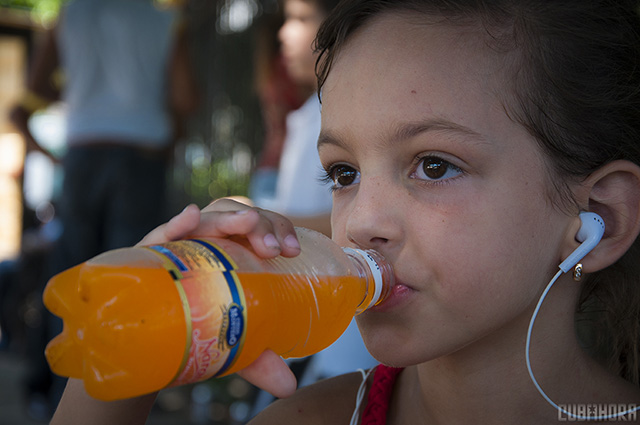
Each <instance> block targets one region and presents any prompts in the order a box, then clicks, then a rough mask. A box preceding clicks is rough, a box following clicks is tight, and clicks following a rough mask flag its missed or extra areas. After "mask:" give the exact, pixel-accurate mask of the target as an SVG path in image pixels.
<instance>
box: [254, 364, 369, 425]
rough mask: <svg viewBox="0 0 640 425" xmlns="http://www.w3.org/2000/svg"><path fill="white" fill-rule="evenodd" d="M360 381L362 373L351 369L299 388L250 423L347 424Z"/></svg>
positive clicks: (256, 424) (264, 424)
mask: <svg viewBox="0 0 640 425" xmlns="http://www.w3.org/2000/svg"><path fill="white" fill-rule="evenodd" d="M369 379H371V377H369ZM362 382H363V375H362V374H361V373H359V372H354V373H349V374H346V375H340V376H337V377H335V378H329V379H325V380H323V381H320V382H317V383H315V384H312V385H309V386H306V387H303V388H300V389H299V390H297V391H296V392H295V394H294V395H292V396H291V397H289V398H286V399H280V400H277V401H276V402H274V403H272V404H271V405H270V406H269V407H267V408H266V409H265V410H263V411H262V412H261V413H260V414H259V415H258V416H256V418H254V419H253V420H252V421H251V422H250V424H251V425H268V424H278V425H280V424H304V425H327V424H331V425H334V424H348V423H349V421H350V420H351V416H352V415H353V411H354V410H355V408H356V397H357V394H358V390H359V388H360V386H361V384H362ZM368 386H370V383H369V385H368ZM365 400H366V398H365Z"/></svg>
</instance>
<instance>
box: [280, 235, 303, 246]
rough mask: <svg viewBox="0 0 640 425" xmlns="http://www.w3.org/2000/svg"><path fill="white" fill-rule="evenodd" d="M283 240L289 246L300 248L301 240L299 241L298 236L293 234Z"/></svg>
mask: <svg viewBox="0 0 640 425" xmlns="http://www.w3.org/2000/svg"><path fill="white" fill-rule="evenodd" d="M283 242H284V244H285V245H286V246H287V247H289V248H293V249H300V242H298V238H296V237H295V236H293V235H288V236H286V237H285V238H284V240H283Z"/></svg>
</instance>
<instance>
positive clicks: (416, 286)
mask: <svg viewBox="0 0 640 425" xmlns="http://www.w3.org/2000/svg"><path fill="white" fill-rule="evenodd" d="M412 22H416V21H415V19H414V20H413V21H411V20H409V19H406V18H403V17H400V16H395V15H385V16H383V17H378V18H376V19H374V20H373V21H371V22H370V23H368V24H367V25H366V26H365V27H363V28H361V29H360V30H359V31H358V32H357V33H355V34H354V35H353V36H352V38H351V39H350V40H349V42H348V43H347V45H345V47H344V49H343V50H342V51H341V52H340V54H339V55H338V56H337V58H336V61H335V63H334V67H333V69H332V71H331V73H330V74H329V77H328V79H327V81H326V84H325V86H324V89H323V97H322V99H323V107H322V132H321V135H320V138H319V142H318V145H319V152H320V158H321V160H322V163H323V166H324V167H325V169H327V170H328V172H329V175H330V177H331V178H332V179H333V181H334V184H335V192H334V211H333V216H332V226H333V232H334V239H335V240H336V241H337V242H338V243H340V244H342V245H344V246H348V245H351V246H353V245H356V246H359V247H362V248H374V249H377V250H379V251H380V252H381V253H382V254H383V255H385V256H386V257H387V259H389V260H390V261H391V262H392V263H393V265H394V268H395V271H396V277H397V281H398V283H399V284H398V285H397V286H396V287H395V288H394V291H393V295H392V296H391V298H390V299H388V300H387V301H386V302H385V303H383V304H382V305H380V306H378V307H376V308H374V309H372V310H370V311H368V312H366V313H364V314H362V315H361V316H359V324H360V328H361V332H362V334H363V337H364V340H365V342H366V344H367V346H368V348H369V350H370V351H371V353H372V354H373V355H374V356H376V357H377V358H378V360H380V361H383V362H386V363H388V364H395V365H409V364H416V363H419V362H423V361H427V360H430V359H433V358H436V357H439V356H442V355H445V354H451V353H454V352H461V351H460V350H461V349H462V348H463V347H470V346H471V347H472V346H475V347H479V346H481V342H482V341H488V340H489V339H491V340H492V341H493V342H495V341H496V339H495V338H496V337H498V338H500V337H501V336H504V335H509V334H510V333H509V332H510V330H511V331H513V330H514V329H516V330H517V331H516V332H511V335H514V338H515V337H517V338H520V340H523V339H524V332H525V330H526V323H527V322H528V320H529V318H530V314H531V311H532V310H533V306H535V302H536V301H537V297H538V295H539V293H540V291H541V290H542V288H543V287H544V285H545V284H546V283H547V282H548V281H549V279H550V278H551V277H552V276H553V274H555V271H557V266H558V264H559V263H560V262H561V258H560V248H559V247H560V244H561V242H562V241H563V238H564V237H565V236H566V234H568V233H567V232H568V231H569V226H570V218H569V217H567V215H566V214H563V213H562V212H560V211H558V210H557V209H556V208H555V207H554V206H552V204H551V201H550V197H549V193H550V189H549V185H548V184H547V182H548V179H549V177H548V174H546V171H545V166H544V159H543V157H542V154H541V152H540V151H539V149H538V148H537V146H536V143H535V141H534V139H533V138H532V137H531V136H530V135H529V134H528V133H527V132H526V131H525V129H524V128H522V127H521V126H520V125H519V124H516V123H514V122H513V121H512V120H511V119H510V118H509V117H508V116H507V113H506V112H505V106H504V103H503V102H501V99H504V98H506V97H507V96H506V92H505V90H508V87H509V84H508V78H509V75H510V74H509V71H508V66H507V63H508V60H509V59H510V58H509V56H508V55H506V54H503V53H496V52H495V51H494V50H491V49H490V48H488V47H487V46H486V45H485V44H484V43H485V36H486V32H483V31H484V30H483V29H482V28H481V27H479V26H478V27H477V28H471V27H469V26H466V27H465V26H449V25H446V24H435V25H427V24H414V23H412ZM514 326H515V328H514ZM478 344H480V345H478ZM511 345H515V344H511ZM390 347H397V348H395V349H390ZM517 348H518V350H520V349H521V346H520V345H517Z"/></svg>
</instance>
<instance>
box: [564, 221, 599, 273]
mask: <svg viewBox="0 0 640 425" xmlns="http://www.w3.org/2000/svg"><path fill="white" fill-rule="evenodd" d="M580 220H581V221H582V225H581V226H580V230H578V234H577V235H576V240H577V241H578V242H582V243H581V244H580V246H579V247H578V248H576V250H575V251H573V252H572V253H571V255H569V256H568V257H567V258H566V259H565V260H564V261H563V262H562V263H561V264H560V270H562V271H563V272H565V273H566V272H568V271H569V270H571V269H572V268H573V266H575V265H576V264H578V261H580V260H581V259H582V258H584V256H585V255H587V254H588V253H589V252H590V251H591V250H592V249H593V248H595V246H596V245H598V242H600V239H602V235H604V221H603V220H602V218H601V217H600V216H599V215H598V214H596V213H592V212H581V213H580Z"/></svg>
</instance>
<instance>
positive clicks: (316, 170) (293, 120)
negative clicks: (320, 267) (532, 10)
mask: <svg viewBox="0 0 640 425" xmlns="http://www.w3.org/2000/svg"><path fill="white" fill-rule="evenodd" d="M337 3H338V0H284V1H283V3H282V5H283V12H284V23H283V25H282V26H281V27H280V29H279V31H278V38H279V40H280V43H281V54H282V58H283V59H284V64H285V67H286V71H287V73H288V75H289V76H290V78H291V79H292V81H293V82H294V83H295V84H296V86H297V87H298V90H297V91H298V93H299V95H300V98H301V99H304V100H303V102H304V103H303V104H302V106H300V107H299V108H298V109H295V110H292V111H291V112H289V113H288V114H287V117H286V133H285V135H284V137H285V140H284V145H283V149H282V154H281V157H280V163H279V170H278V177H277V182H276V187H275V194H274V196H273V197H272V198H270V199H264V198H263V199H254V200H253V201H254V202H255V204H256V206H258V207H260V208H265V209H269V210H273V211H276V212H278V213H280V214H282V215H284V216H286V217H287V218H289V219H290V220H291V221H292V222H293V224H294V225H296V226H301V227H307V228H310V229H314V230H317V231H320V232H322V233H325V234H326V235H328V236H330V235H331V223H330V221H331V207H332V203H333V201H332V194H331V190H330V185H329V183H328V182H325V181H323V180H322V179H321V175H322V170H323V168H322V165H321V163H320V158H319V156H318V149H317V142H318V136H319V134H320V109H321V108H320V101H319V99H318V96H317V92H316V89H317V86H316V84H317V79H316V74H315V64H316V59H317V54H316V53H315V52H314V49H313V42H314V40H315V37H316V33H317V32H318V29H319V28H320V24H321V23H322V21H323V20H324V19H325V17H326V16H327V15H328V14H329V12H330V11H331V10H332V9H333V8H334V7H335V6H336V5H337ZM376 364H377V362H376V361H375V359H374V358H373V357H372V356H371V355H370V354H369V352H368V351H367V349H366V348H365V346H364V343H363V342H362V337H361V336H360V332H359V331H358V328H357V326H356V323H355V321H354V320H352V321H351V324H350V325H349V327H348V328H347V330H346V331H345V333H344V334H343V335H342V336H341V337H340V338H339V339H338V340H337V341H336V342H335V343H334V344H332V345H331V346H330V347H328V348H326V349H325V350H323V351H321V352H320V353H318V354H315V355H313V356H311V357H308V358H306V359H303V360H294V361H291V362H290V366H291V369H292V370H293V371H294V373H295V374H296V376H297V377H298V382H299V385H300V386H304V385H308V384H311V383H313V382H315V381H317V380H320V379H324V378H329V377H332V376H336V375H340V374H343V373H347V372H353V371H355V370H357V369H367V368H370V367H373V366H375V365H376ZM272 399H273V398H272V397H270V396H269V395H268V394H266V393H264V392H263V393H261V395H260V397H258V400H257V401H256V406H255V409H254V412H253V413H254V414H256V413H257V412H259V411H260V410H261V409H262V408H263V407H265V405H266V404H267V403H268V402H269V401H271V400H272Z"/></svg>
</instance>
